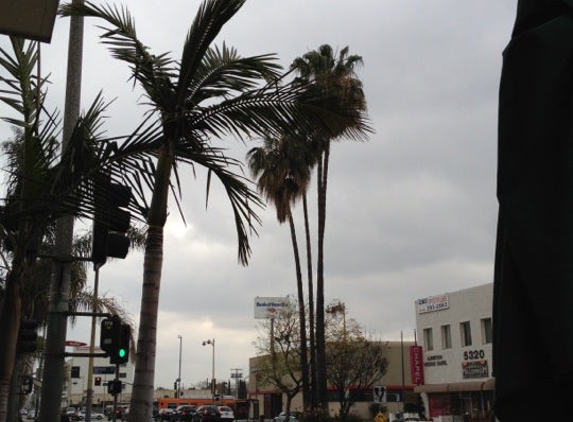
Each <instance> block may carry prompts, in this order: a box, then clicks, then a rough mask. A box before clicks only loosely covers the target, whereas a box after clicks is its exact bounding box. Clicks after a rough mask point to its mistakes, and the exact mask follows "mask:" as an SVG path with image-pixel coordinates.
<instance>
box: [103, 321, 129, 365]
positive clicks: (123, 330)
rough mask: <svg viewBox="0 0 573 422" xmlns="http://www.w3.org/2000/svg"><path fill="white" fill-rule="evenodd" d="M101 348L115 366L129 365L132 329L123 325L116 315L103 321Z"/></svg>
mask: <svg viewBox="0 0 573 422" xmlns="http://www.w3.org/2000/svg"><path fill="white" fill-rule="evenodd" d="M100 328H101V332H100V343H99V347H100V348H101V349H102V350H103V351H104V352H105V353H106V355H107V356H109V362H110V363H115V364H122V363H127V361H128V360H129V343H130V339H131V327H130V326H129V325H127V324H123V323H122V322H121V319H120V318H119V317H118V316H117V315H114V316H113V317H111V318H105V319H103V320H102V321H101V326H100Z"/></svg>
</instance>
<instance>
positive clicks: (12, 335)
mask: <svg viewBox="0 0 573 422" xmlns="http://www.w3.org/2000/svg"><path fill="white" fill-rule="evenodd" d="M21 313H22V286H21V284H20V277H19V274H17V271H14V270H12V271H10V273H9V274H8V278H7V279H6V291H5V297H4V304H3V307H2V314H1V315H0V327H2V329H1V330H0V344H1V345H2V346H1V347H0V421H5V420H7V419H6V418H7V417H8V397H9V393H10V382H11V380H12V372H13V370H14V366H15V363H16V345H17V343H18V328H19V322H20V316H21Z"/></svg>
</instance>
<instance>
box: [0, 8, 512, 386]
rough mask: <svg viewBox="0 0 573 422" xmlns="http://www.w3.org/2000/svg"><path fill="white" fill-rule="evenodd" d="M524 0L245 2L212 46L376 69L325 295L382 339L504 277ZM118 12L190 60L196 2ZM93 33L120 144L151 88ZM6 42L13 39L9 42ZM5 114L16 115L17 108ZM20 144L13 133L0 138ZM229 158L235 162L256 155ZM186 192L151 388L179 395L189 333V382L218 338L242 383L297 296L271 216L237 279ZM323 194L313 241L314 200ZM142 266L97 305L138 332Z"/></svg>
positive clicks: (333, 179)
mask: <svg viewBox="0 0 573 422" xmlns="http://www.w3.org/2000/svg"><path fill="white" fill-rule="evenodd" d="M96 2H97V3H99V0H96ZM516 3H517V2H516V0H481V1H471V2H470V1H459V0H450V1H445V0H432V1H429V0H353V1H342V0H288V1H285V0H248V1H247V2H246V5H245V6H244V7H243V8H242V9H241V10H240V11H239V13H238V14H237V15H236V16H235V17H234V18H233V19H232V20H231V21H230V22H229V23H228V24H227V26H226V27H225V29H224V31H223V33H222V34H221V36H220V37H219V39H218V40H217V44H219V45H220V44H221V43H222V42H223V41H225V42H226V43H227V44H228V45H231V46H234V47H236V48H237V50H238V51H239V53H240V54H242V55H244V56H247V55H254V54H264V53H276V54H277V55H278V57H279V58H280V62H281V63H282V64H283V65H284V66H285V67H287V66H288V65H289V64H290V63H291V62H292V60H293V59H294V58H295V57H298V56H301V55H303V54H304V53H306V52H307V51H309V50H313V49H316V48H318V47H319V46H320V45H322V44H325V43H327V44H330V45H332V46H333V47H334V48H335V49H337V50H339V49H341V48H343V47H345V46H349V47H350V53H352V54H359V55H361V56H362V57H363V60H364V66H363V67H361V68H359V69H358V75H359V77H360V78H361V79H362V81H363V83H364V89H365V92H366V98H367V101H368V111H369V117H370V119H371V121H372V125H373V127H374V129H375V131H376V133H375V134H373V135H372V136H371V139H370V140H369V141H368V142H364V143H357V142H353V141H342V142H340V143H337V144H336V145H334V146H333V148H332V153H331V166H330V173H329V176H330V178H329V185H328V186H329V191H328V200H327V201H328V205H327V207H328V208H327V221H326V250H325V268H326V269H325V278H326V288H325V295H326V298H327V301H330V300H332V299H340V300H342V301H344V302H345V303H346V305H347V311H348V316H349V317H352V318H355V319H356V320H357V321H358V322H359V323H361V324H362V325H363V326H364V327H365V329H366V330H367V331H368V332H369V333H372V334H373V335H375V336H376V337H380V338H382V339H384V340H399V339H400V332H401V331H403V332H404V336H405V338H408V339H412V338H413V336H414V334H413V330H414V327H415V314H414V301H415V300H416V299H418V298H423V297H427V296H432V295H436V294H441V293H446V292H452V291H456V290H460V289H463V288H466V287H471V286H475V285H480V284H485V283H490V282H491V281H492V276H493V256H494V245H495V229H496V214H497V202H496V198H495V174H496V142H497V136H496V129H497V100H498V87H499V76H500V72H501V59H502V52H503V49H504V48H505V46H506V45H507V43H508V41H509V37H510V33H511V29H512V25H513V20H514V17H515V8H516ZM115 4H120V3H117V2H116V3H115ZM121 4H124V5H126V6H127V7H128V9H129V10H130V12H131V13H132V15H133V17H134V18H135V22H136V27H137V30H138V36H139V38H140V40H142V41H143V42H144V43H145V44H146V45H148V46H149V47H150V48H151V51H152V52H153V53H154V54H160V53H164V52H172V53H173V57H174V58H179V57H180V51H181V47H182V44H183V40H184V37H185V35H186V33H187V30H188V29H189V27H190V25H191V22H192V20H193V18H194V16H195V12H196V10H197V7H198V5H199V4H200V2H199V1H198V0H169V1H168V2H166V1H158V0H146V1H141V0H139V1H138V0H125V1H123V3H121ZM95 24H96V21H94V20H92V19H88V20H86V23H85V40H84V41H85V42H84V71H83V93H82V104H83V108H86V107H87V106H88V105H89V104H90V103H91V101H92V100H93V98H94V97H95V95H96V94H97V92H99V91H100V90H103V95H104V97H105V98H106V99H107V100H112V99H115V102H114V103H113V104H112V105H111V106H110V107H109V109H108V113H107V114H108V115H109V119H108V121H107V122H106V126H105V127H106V128H107V132H108V134H110V135H117V134H126V133H128V132H130V131H131V130H132V129H133V128H134V125H135V124H136V122H138V120H139V119H140V118H141V116H142V114H143V113H144V111H145V110H146V108H145V107H143V106H140V105H137V102H138V101H139V100H141V97H140V92H139V91H137V90H133V89H132V86H131V85H130V84H129V83H128V82H127V79H128V77H129V72H128V69H127V66H126V65H125V64H123V63H121V62H118V61H115V60H114V59H112V58H111V57H110V55H109V54H108V52H107V51H106V50H105V49H104V47H103V46H102V45H101V44H99V43H98V40H97V36H98V35H99V33H100V32H99V30H97V28H95ZM67 38H68V21H67V19H59V20H58V21H57V22H56V27H55V30H54V35H53V39H52V42H51V44H43V45H42V58H43V63H42V69H43V71H44V72H49V73H51V78H50V79H51V82H52V84H51V86H50V88H49V94H48V95H49V98H50V103H51V104H52V105H53V107H57V108H59V109H60V110H63V108H64V90H65V68H66V56H67V45H68V42H67ZM6 41H7V39H6V37H5V36H3V35H0V43H1V45H2V46H6V45H7V42H6ZM0 111H1V112H0V115H5V114H6V106H5V105H3V104H2V105H0ZM10 134H11V132H10V128H9V127H8V126H7V124H6V123H0V138H1V139H5V138H6V137H8V136H9V135H10ZM227 144H228V146H229V148H230V149H231V150H230V153H231V154H232V155H235V156H237V157H239V158H244V156H245V154H246V152H247V150H248V149H249V148H251V147H253V146H258V145H259V144H258V143H256V142H254V143H252V144H249V145H242V144H240V143H238V142H235V141H227ZM185 183H186V189H185V192H184V198H183V204H184V210H185V217H186V219H187V225H186V226H185V225H184V224H183V222H182V221H181V219H180V218H179V216H178V215H177V212H176V209H175V208H174V207H173V206H172V207H171V211H172V213H171V215H170V219H169V222H168V224H167V227H166V235H167V236H166V244H165V252H166V253H165V260H164V270H163V279H162V286H161V299H160V315H159V332H158V339H157V340H158V348H157V371H156V376H155V385H156V386H165V387H170V386H172V385H173V381H174V380H175V378H176V377H177V371H178V353H179V340H178V335H181V336H182V337H183V341H182V345H183V356H182V381H183V384H184V385H185V386H190V385H192V384H194V383H196V382H198V381H201V380H205V379H206V378H207V377H210V375H211V351H212V350H211V348H210V347H203V346H202V345H201V343H202V341H203V340H206V339H210V338H215V339H216V348H215V351H216V364H215V365H216V377H217V378H218V379H222V380H224V379H229V378H230V374H231V369H233V368H241V369H242V370H243V374H244V376H247V375H248V358H249V357H250V356H253V355H254V354H255V349H254V347H253V345H252V343H253V341H254V340H255V339H256V336H257V321H256V320H255V319H254V318H253V301H254V298H255V296H285V295H289V294H295V293H296V285H295V273H294V264H293V258H292V249H291V243H290V235H289V231H288V227H287V226H279V225H278V223H277V221H276V218H275V213H274V211H273V210H272V208H269V209H267V210H266V211H262V212H261V213H260V215H261V217H262V220H263V225H262V227H260V229H259V236H258V237H254V238H253V239H252V249H253V255H252V258H251V260H250V264H249V266H248V267H241V266H239V265H238V263H237V245H236V235H235V231H234V227H233V222H232V219H231V214H230V207H229V204H228V202H227V201H226V199H225V197H224V196H223V193H222V192H221V190H220V189H218V188H217V187H215V189H213V191H212V193H211V195H210V202H209V207H208V208H207V210H205V177H204V174H202V173H201V172H200V171H199V172H198V177H197V179H193V178H192V177H191V176H189V177H188V179H187V180H186V181H185ZM310 198H311V203H312V213H313V214H312V224H313V227H314V228H316V211H315V210H316V207H315V203H316V198H315V196H314V192H312V193H311V196H310ZM172 205H173V202H172ZM296 211H297V212H298V213H297V214H296V215H295V218H298V221H299V222H300V221H301V218H300V217H301V214H300V209H298V208H297V210H296ZM302 235H303V233H302V231H299V236H300V237H302ZM315 251H316V249H315ZM142 262H143V256H142V253H138V252H136V253H132V254H130V256H129V257H128V259H126V260H124V261H116V262H112V263H108V264H107V265H106V266H105V267H103V268H102V270H101V273H100V291H102V292H103V293H105V294H106V295H107V296H114V297H117V298H118V299H119V300H120V302H121V303H122V304H123V305H124V306H125V307H126V308H127V309H128V310H129V311H130V313H131V314H132V315H133V318H134V319H135V320H137V319H138V318H139V305H140V292H141V289H140V286H141V280H142ZM90 278H92V275H90ZM68 337H69V339H70V340H78V341H87V340H88V339H89V333H88V332H87V331H86V330H85V329H81V324H80V326H78V327H77V328H75V329H73V330H71V331H70V334H69V336H68Z"/></svg>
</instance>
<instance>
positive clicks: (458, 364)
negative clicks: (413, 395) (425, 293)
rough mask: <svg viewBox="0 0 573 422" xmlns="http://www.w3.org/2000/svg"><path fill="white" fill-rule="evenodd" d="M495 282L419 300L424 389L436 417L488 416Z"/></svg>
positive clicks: (421, 389)
mask: <svg viewBox="0 0 573 422" xmlns="http://www.w3.org/2000/svg"><path fill="white" fill-rule="evenodd" d="M492 301H493V284H492V283H490V284H485V285H481V286H476V287H472V288H468V289H464V290H460V291H457V292H453V293H444V294H440V295H437V296H431V297H426V298H422V299H418V300H417V301H416V302H415V309H416V327H417V330H418V333H421V335H422V342H423V344H422V350H423V353H422V356H423V362H422V365H423V371H422V372H423V374H422V376H421V378H420V379H419V382H418V384H419V385H418V386H417V387H416V388H415V391H416V392H419V393H421V394H422V399H423V401H424V404H425V408H426V412H427V416H429V417H432V418H433V419H434V420H450V421H451V420H453V421H457V420H464V419H463V418H464V417H466V418H467V417H469V418H471V419H470V420H472V421H482V420H489V419H488V418H489V416H490V415H491V411H492V404H493V388H494V380H493V378H492V375H491V370H492V367H491V364H492Z"/></svg>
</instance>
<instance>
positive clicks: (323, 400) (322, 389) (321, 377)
mask: <svg viewBox="0 0 573 422" xmlns="http://www.w3.org/2000/svg"><path fill="white" fill-rule="evenodd" d="M329 153H330V142H329V141H326V142H325V144H324V151H323V153H322V156H321V158H320V160H319V164H318V177H317V179H318V260H317V267H316V272H317V277H316V360H317V374H316V377H317V389H318V401H319V406H320V407H321V408H322V409H324V410H327V409H328V395H327V387H328V386H327V379H326V339H325V332H324V331H325V326H324V324H325V323H324V232H325V226H326V186H327V178H328V158H329Z"/></svg>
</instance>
